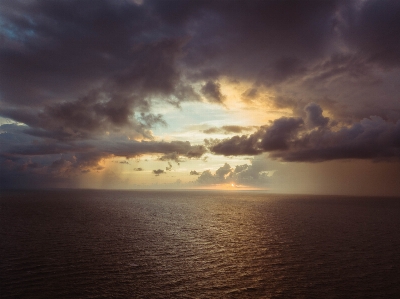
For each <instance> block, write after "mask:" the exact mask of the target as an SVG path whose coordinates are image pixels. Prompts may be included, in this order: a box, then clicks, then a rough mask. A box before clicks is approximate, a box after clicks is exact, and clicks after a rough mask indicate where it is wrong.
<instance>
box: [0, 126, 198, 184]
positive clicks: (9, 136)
mask: <svg viewBox="0 0 400 299" xmlns="http://www.w3.org/2000/svg"><path fill="white" fill-rule="evenodd" d="M27 128H28V127H27V126H24V125H16V124H5V125H1V126H0V143H1V145H2V147H1V149H0V167H1V169H2V175H1V176H0V184H1V187H2V188H11V187H12V186H16V185H15V184H17V185H18V186H19V185H21V184H22V185H23V184H28V185H29V186H31V185H32V184H31V183H30V181H29V176H35V177H36V178H40V177H41V178H42V184H41V183H40V180H39V179H38V182H36V181H35V180H32V182H36V183H35V184H36V185H34V186H33V187H35V186H36V187H40V186H44V185H51V184H50V182H53V181H54V180H52V179H50V177H57V185H58V186H64V187H65V186H70V187H73V186H75V185H74V184H75V181H76V180H75V177H77V176H79V175H81V174H85V173H89V172H97V171H103V170H104V166H103V163H102V161H103V160H104V159H110V158H114V157H125V158H132V157H139V156H140V155H143V154H164V155H168V154H171V153H173V154H176V155H179V156H180V157H182V158H200V157H201V156H202V154H203V153H205V152H206V149H205V147H204V146H193V145H191V144H190V142H183V141H171V142H165V141H135V140H126V138H123V137H121V136H120V137H117V136H112V137H111V136H110V137H109V138H108V139H107V138H102V139H97V140H72V141H65V140H61V141H60V140H54V139H46V140H41V139H37V138H36V137H35V136H32V135H31V134H28V133H27ZM3 169H4V171H3ZM135 170H136V171H141V170H142V169H141V168H136V169H135ZM19 176H21V177H24V178H25V177H26V180H25V179H23V180H22V179H21V181H20V183H18V182H15V183H12V182H11V181H12V180H13V179H16V180H17V178H18V177H19ZM63 184H64V185H63Z"/></svg>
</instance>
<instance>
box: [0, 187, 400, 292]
mask: <svg viewBox="0 0 400 299" xmlns="http://www.w3.org/2000/svg"><path fill="white" fill-rule="evenodd" d="M0 216H1V218H0V224H1V226H0V233H1V240H0V242H1V243H0V245H1V247H0V248H1V252H0V253H1V256H2V259H1V261H0V275H1V276H0V284H1V290H2V297H1V298H51V297H57V298H110V297H112V296H114V297H115V298H289V297H290V298H342V297H346V296H347V297H349V296H350V297H352V298H368V297H369V298H377V297H381V298H382V297H386V298H395V297H399V295H400V284H399V283H398V282H399V281H400V273H399V270H398V269H399V267H398V265H400V258H399V256H398V254H397V250H398V248H400V247H399V245H400V201H399V200H398V199H397V200H396V199H388V198H386V199H378V198H346V197H326V196H325V197H310V196H276V195H266V194H262V193H254V192H253V193H252V192H249V193H245V192H239V193H233V192H204V191H203V192H200V191H198V192H183V191H181V192H172V191H169V192H162V191H154V192H150V191H146V192H145V191H141V192H140V191H135V192H127V191H49V192H40V191H35V192H33V191H32V192H11V193H10V192H7V193H6V192H3V193H2V194H1V198H0Z"/></svg>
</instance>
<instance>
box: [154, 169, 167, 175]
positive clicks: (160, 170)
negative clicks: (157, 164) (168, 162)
mask: <svg viewBox="0 0 400 299" xmlns="http://www.w3.org/2000/svg"><path fill="white" fill-rule="evenodd" d="M153 173H154V174H155V175H156V176H159V175H160V174H164V173H165V171H164V170H162V169H155V170H153Z"/></svg>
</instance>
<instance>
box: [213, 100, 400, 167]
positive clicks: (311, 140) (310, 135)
mask: <svg viewBox="0 0 400 299" xmlns="http://www.w3.org/2000/svg"><path fill="white" fill-rule="evenodd" d="M305 110H306V112H307V116H306V120H303V119H302V118H294V117H291V118H287V117H282V118H279V119H277V120H275V121H274V122H273V123H272V124H271V125H269V126H266V127H262V128H260V130H259V131H258V133H257V134H258V135H257V137H256V138H255V134H252V135H248V136H246V135H242V136H241V137H239V136H234V137H232V138H230V139H225V140H220V141H218V140H213V142H212V143H210V142H206V145H208V146H209V148H210V150H211V151H212V152H214V153H216V154H222V155H226V156H230V155H249V154H254V153H261V152H269V156H270V157H272V158H275V159H280V160H283V161H312V162H317V161H327V160H335V159H372V160H375V161H376V160H380V159H391V158H395V159H399V158H400V120H399V121H397V122H396V123H394V122H390V121H385V120H384V119H382V118H381V117H377V116H371V117H370V118H365V119H363V120H361V121H360V122H356V123H353V124H352V125H349V126H346V125H342V126H330V127H329V126H327V124H328V121H329V119H328V118H326V117H324V116H323V115H322V109H321V108H320V107H319V106H317V105H316V104H310V105H307V106H306V108H305ZM304 123H309V124H310V127H308V128H307V127H306V126H304ZM310 128H311V129H310ZM243 144H244V145H247V147H243V146H242V145H243Z"/></svg>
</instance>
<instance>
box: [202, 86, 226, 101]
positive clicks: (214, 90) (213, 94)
mask: <svg viewBox="0 0 400 299" xmlns="http://www.w3.org/2000/svg"><path fill="white" fill-rule="evenodd" d="M201 93H202V94H203V95H204V96H205V97H206V98H207V100H208V101H209V102H211V103H217V104H221V103H222V102H223V101H224V99H225V96H224V95H222V93H221V84H219V83H218V82H212V81H208V82H207V83H206V84H205V85H203V86H202V88H201Z"/></svg>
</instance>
